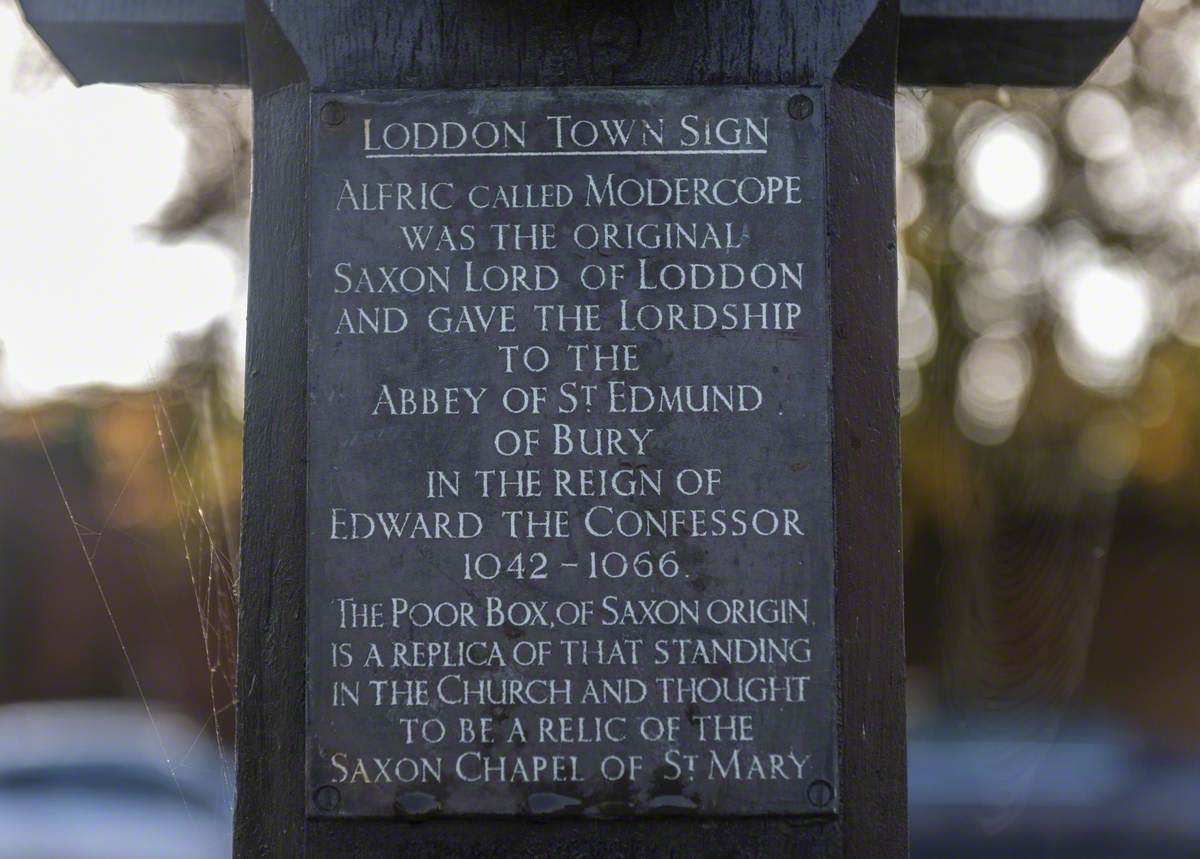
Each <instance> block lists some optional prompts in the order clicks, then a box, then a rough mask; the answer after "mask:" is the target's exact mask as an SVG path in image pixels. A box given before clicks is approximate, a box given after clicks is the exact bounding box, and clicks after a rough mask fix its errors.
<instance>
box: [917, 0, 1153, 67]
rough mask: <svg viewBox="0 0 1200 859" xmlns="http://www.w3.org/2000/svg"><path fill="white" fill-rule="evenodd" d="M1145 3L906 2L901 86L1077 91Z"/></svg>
mask: <svg viewBox="0 0 1200 859" xmlns="http://www.w3.org/2000/svg"><path fill="white" fill-rule="evenodd" d="M1141 6H1142V0H1053V2H1050V0H987V2H983V3H980V2H975V0H902V10H903V14H902V15H901V19H900V64H899V70H898V74H899V79H900V82H901V83H904V84H913V85H916V86H967V85H971V84H981V85H994V86H1001V85H1007V86H1077V85H1078V84H1080V83H1082V82H1083V80H1084V79H1085V78H1086V77H1087V76H1088V75H1089V74H1091V72H1092V70H1093V69H1094V68H1096V66H1097V65H1099V64H1100V61H1101V60H1103V59H1104V58H1105V57H1106V56H1108V55H1109V53H1111V52H1112V49H1113V48H1115V47H1116V46H1117V43H1118V42H1120V41H1121V39H1122V38H1123V37H1124V36H1125V34H1126V33H1127V32H1128V31H1129V27H1130V26H1131V25H1132V24H1133V22H1134V21H1135V20H1136V19H1137V15H1138V11H1139V10H1140V9H1141Z"/></svg>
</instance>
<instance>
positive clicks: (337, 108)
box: [321, 101, 346, 126]
mask: <svg viewBox="0 0 1200 859" xmlns="http://www.w3.org/2000/svg"><path fill="white" fill-rule="evenodd" d="M321 121H322V122H324V123H325V124H326V125H332V126H338V125H341V124H342V123H343V122H345V121H346V108H344V107H342V105H341V103H340V102H336V101H327V102H325V104H324V105H322V107H321Z"/></svg>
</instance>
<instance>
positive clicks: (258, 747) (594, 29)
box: [235, 0, 906, 859]
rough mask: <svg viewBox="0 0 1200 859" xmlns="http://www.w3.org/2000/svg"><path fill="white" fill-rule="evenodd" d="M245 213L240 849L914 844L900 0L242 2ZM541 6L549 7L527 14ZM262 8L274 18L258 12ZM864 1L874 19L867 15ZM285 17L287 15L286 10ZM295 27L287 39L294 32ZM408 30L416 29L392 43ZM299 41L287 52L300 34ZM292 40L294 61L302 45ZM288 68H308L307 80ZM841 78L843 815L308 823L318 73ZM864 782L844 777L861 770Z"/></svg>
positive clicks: (718, 849)
mask: <svg viewBox="0 0 1200 859" xmlns="http://www.w3.org/2000/svg"><path fill="white" fill-rule="evenodd" d="M250 6H251V23H252V27H251V29H250V34H249V37H248V43H249V49H250V50H249V56H250V68H251V76H252V79H253V81H254V86H255V93H256V97H255V133H256V159H255V195H256V196H255V209H254V215H253V228H252V258H253V259H254V260H255V262H254V263H253V265H252V271H251V284H250V290H251V315H252V320H251V327H250V349H249V363H248V367H247V382H248V384H247V435H246V460H247V469H246V484H247V485H246V489H245V511H246V512H245V522H244V547H243V565H244V572H243V584H242V604H241V605H242V614H241V624H242V638H241V650H240V654H241V655H240V660H241V661H240V666H239V669H240V682H241V689H242V693H241V696H242V697H241V708H240V710H239V737H240V738H241V739H240V741H239V749H240V751H239V782H238V787H239V796H238V808H237V837H236V851H235V852H236V854H237V855H238V856H289V857H290V856H312V857H325V856H329V857H334V856H401V855H403V856H412V857H421V856H430V857H433V856H437V857H450V856H463V857H484V856H497V857H499V856H505V857H508V856H529V857H534V856H563V855H570V856H579V857H591V856H595V857H611V856H647V857H651V856H653V857H658V856H680V857H683V856H687V857H693V856H697V857H703V856H772V857H774V856H811V857H842V856H846V857H864V859H866V857H870V859H878V857H896V856H903V855H905V852H906V834H905V833H906V811H905V803H904V796H905V782H904V710H903V697H902V688H903V630H902V628H901V623H902V620H901V619H902V611H901V594H900V568H899V532H898V527H899V524H898V523H899V500H898V499H899V496H898V491H899V490H898V486H899V482H898V474H897V413H896V391H895V386H896V367H895V360H896V359H895V355H896V351H895V345H896V334H895V326H896V320H895V318H894V316H895V312H894V308H895V260H894V254H895V245H894V238H895V237H894V217H893V208H894V204H893V194H892V172H891V171H892V159H893V155H892V134H893V132H892V102H891V99H892V92H893V89H894V86H895V79H894V62H895V44H896V28H897V4H896V0H880V2H878V3H876V2H874V0H838V2H822V3H820V4H813V3H809V2H800V0H794V2H787V0H741V2H718V0H710V1H709V2H687V3H683V2H676V3H666V2H654V3H632V2H626V3H610V2H590V3H589V2H574V3H558V4H537V5H536V6H534V5H531V4H522V3H503V2H485V0H441V2H438V0H421V2H412V3H407V4H405V5H404V6H403V7H399V6H393V5H391V4H386V5H385V4H379V3H372V2H366V0H338V2H333V0H330V2H327V3H324V4H320V5H319V6H318V4H305V5H304V6H300V5H298V4H294V3H288V2H285V0H278V2H274V3H271V4H270V6H269V8H268V7H261V6H258V5H257V0H255V2H252V3H251V4H250ZM535 10H536V11H535ZM268 13H270V14H268ZM868 21H869V23H868ZM275 24H278V29H276V27H275ZM289 46H290V47H289ZM395 46H403V50H402V51H401V52H400V53H399V55H396V54H395V53H394V49H395ZM291 48H294V51H295V53H294V55H293V54H292V53H291ZM297 58H299V64H298V63H297ZM298 65H303V70H304V74H305V78H306V79H305V80H301V81H295V78H296V75H297V73H298ZM755 83H759V84H792V85H802V84H803V85H818V86H823V87H826V88H827V92H828V94H829V99H830V100H829V103H828V104H829V110H828V113H827V116H826V119H827V122H828V123H829V128H830V131H829V138H828V168H829V179H830V181H829V184H828V187H827V197H826V205H827V206H828V207H829V209H828V211H829V212H830V222H829V229H828V261H829V266H830V268H829V275H830V277H831V289H832V294H833V313H834V318H835V326H834V327H835V342H834V373H833V379H834V382H833V391H832V396H833V402H834V405H835V408H837V409H842V410H843V413H842V414H841V415H840V416H835V427H834V452H835V464H834V469H835V471H834V473H835V476H836V478H837V480H838V481H840V485H839V486H838V488H837V499H836V544H837V552H836V558H837V562H838V572H837V585H838V597H837V603H836V612H837V635H838V650H839V653H838V660H839V670H840V673H841V677H842V685H843V687H844V688H845V689H846V690H847V691H848V692H849V691H850V690H853V691H852V692H850V694H847V695H846V697H845V699H844V702H843V709H842V712H841V715H840V719H841V736H842V746H841V766H842V772H843V774H844V775H843V779H842V783H843V805H842V813H841V815H840V816H839V817H837V818H832V819H831V818H817V819H808V820H804V819H801V818H724V819H706V820H695V819H688V820H671V819H663V820H654V821H588V820H570V819H560V820H553V821H549V822H546V823H539V824H533V823H530V822H527V821H522V820H488V821H483V820H470V819H459V820H435V821H427V822H422V823H404V822H394V821H379V820H367V821H338V820H306V819H305V817H304V808H305V797H304V788H303V766H304V756H303V748H302V742H303V732H304V719H303V682H304V678H303V674H302V672H300V671H298V670H297V660H298V659H299V656H298V655H299V654H302V653H303V651H304V646H303V641H304V614H305V610H304V601H303V570H304V562H303V551H304V528H303V521H302V514H303V468H304V465H303V462H304V451H305V438H304V417H303V408H304V400H303V392H304V389H305V374H304V367H303V351H304V343H305V337H304V322H303V318H302V313H303V310H302V308H303V305H304V302H303V296H302V291H303V289H304V284H305V282H306V274H305V271H304V267H305V263H306V259H307V248H306V240H307V231H308V230H307V222H306V214H305V213H306V207H305V205H304V204H303V195H304V191H305V187H306V185H307V180H308V169H309V165H308V162H307V159H308V131H307V129H308V116H307V98H308V95H309V94H310V92H312V91H314V90H329V89H347V90H352V89H387V88H395V87H418V88H420V87H452V88H453V87H479V86H517V87H520V86H547V85H560V84H575V85H589V84H590V85H605V84H622V85H700V84H717V85H719V84H755ZM851 781H852V782H854V784H850V782H851Z"/></svg>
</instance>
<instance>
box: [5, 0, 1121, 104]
mask: <svg viewBox="0 0 1200 859" xmlns="http://www.w3.org/2000/svg"><path fill="white" fill-rule="evenodd" d="M20 2H21V5H22V6H23V7H24V9H25V15H26V18H27V19H28V21H29V23H30V25H31V26H33V28H34V29H35V30H36V31H37V32H38V34H39V35H40V36H41V38H42V39H43V41H45V42H46V44H47V45H49V47H50V49H51V50H52V51H53V52H54V54H55V55H56V56H57V57H58V58H59V60H60V62H62V64H63V65H64V67H66V69H67V70H68V72H70V74H71V75H72V76H73V77H74V79H75V80H76V81H77V82H78V83H81V84H89V83H208V84H230V85H241V86H244V85H246V84H247V83H248V82H249V77H248V70H247V66H246V62H245V51H244V49H243V38H242V3H241V0H153V2H147V0H20ZM293 5H295V6H296V7H297V8H302V7H303V6H305V5H306V4H304V3H295V4H293ZM307 5H309V6H312V5H314V4H312V3H309V4H307ZM495 5H500V6H502V5H503V4H495ZM585 5H586V4H585ZM655 5H657V6H658V8H659V10H660V13H663V14H666V15H668V17H671V18H674V19H676V24H677V25H679V26H685V27H686V26H691V27H703V26H704V24H703V22H704V20H706V17H701V18H699V19H689V18H688V15H687V14H686V13H687V11H690V10H688V7H689V6H694V5H695V4H675V9H674V10H672V8H671V4H664V3H658V4H655ZM829 5H830V6H831V7H832V6H834V5H835V4H829ZM681 7H682V8H681ZM1140 7H1141V0H902V3H901V27H900V58H899V80H900V83H902V84H912V85H922V86H933V85H938V86H963V85H966V84H1010V85H1022V84H1024V85H1037V86H1073V85H1075V84H1078V83H1079V82H1081V81H1082V80H1083V79H1084V78H1085V77H1086V76H1087V75H1088V74H1089V73H1090V72H1091V70H1092V69H1093V68H1095V67H1096V65H1097V64H1098V63H1099V62H1100V60H1101V59H1103V58H1104V57H1105V56H1106V55H1107V54H1108V53H1109V52H1110V51H1111V50H1112V49H1113V47H1114V46H1115V45H1116V44H1117V42H1118V41H1119V40H1120V39H1121V37H1122V36H1123V35H1124V34H1125V33H1126V31H1127V30H1128V29H1129V26H1130V25H1131V24H1132V23H1133V21H1134V19H1135V18H1136V17H1137V13H1138V9H1139V8H1140ZM301 14H307V13H304V12H303V11H301ZM351 14H357V13H351ZM502 14H503V13H500V15H501V17H502ZM556 14H557V13H556ZM409 15H410V9H409V7H408V5H406V4H393V5H392V16H391V17H393V18H394V19H395V20H394V22H393V26H392V29H391V30H389V31H388V32H392V33H395V32H400V33H401V34H402V35H404V36H405V37H406V38H407V39H408V42H406V44H408V45H410V51H409V53H410V54H411V56H410V57H408V61H409V62H411V63H420V62H421V54H423V53H425V52H427V51H428V50H429V49H430V48H431V47H434V46H435V45H436V44H438V43H440V42H442V41H443V40H449V41H451V42H453V43H455V44H458V43H459V42H460V40H461V39H462V35H461V34H459V33H456V32H454V30H453V29H452V28H448V27H443V28H440V29H439V30H438V31H436V32H430V31H427V30H424V29H422V27H420V26H415V25H414V26H408V27H406V26H404V25H403V24H401V23H396V22H399V21H400V20H401V19H403V18H405V17H407V16H409ZM529 15H530V16H539V15H546V16H547V18H548V19H549V18H552V17H554V16H552V15H549V14H548V13H547V12H546V10H545V8H544V7H542V6H537V7H533V6H531V7H529ZM415 17H420V16H419V15H417V16H414V18H415ZM547 23H548V24H549V25H550V26H549V27H548V28H547V29H549V30H554V29H559V30H560V32H565V31H563V30H561V28H560V27H557V25H558V24H560V23H561V22H560V21H556V20H548V21H547ZM764 23H766V24H768V25H769V19H764ZM492 33H493V34H494V36H495V40H494V43H493V45H492V46H491V49H492V50H494V51H495V52H496V54H497V56H502V55H503V54H504V53H505V52H506V50H508V49H511V48H512V47H513V46H512V45H511V44H507V42H506V38H505V36H506V33H505V30H504V25H503V24H500V25H499V28H498V29H496V30H493V31H492ZM588 35H589V37H592V38H595V37H596V36H597V35H598V40H597V41H598V42H599V45H598V47H599V51H598V52H597V53H598V54H599V55H600V59H601V60H602V61H603V55H604V54H606V53H617V54H619V53H621V52H622V51H623V50H626V48H627V47H628V45H627V44H626V43H627V41H628V34H627V33H621V32H617V31H614V32H612V33H600V34H588ZM551 38H555V37H551ZM330 47H334V46H330ZM526 47H528V46H522V49H524V48H526ZM477 53H479V54H484V53H485V52H484V51H478V52H477ZM481 58H482V57H481ZM728 59H729V61H730V62H734V63H736V62H742V61H743V60H744V59H745V58H738V57H732V56H731V57H729V58H728ZM768 59H769V58H768ZM459 61H460V62H463V63H470V62H473V60H472V59H471V58H470V57H469V56H468V54H466V53H464V54H462V55H461V56H460V57H459ZM474 62H478V61H474ZM477 67H478V68H480V69H485V68H486V64H485V63H484V64H480V65H478V66H477ZM728 70H729V69H728V68H726V71H728Z"/></svg>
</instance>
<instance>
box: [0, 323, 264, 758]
mask: <svg viewBox="0 0 1200 859" xmlns="http://www.w3.org/2000/svg"><path fill="white" fill-rule="evenodd" d="M229 354H230V344H229V342H228V337H227V335H226V333H225V332H224V331H223V330H222V329H220V328H214V329H212V330H210V331H209V332H207V333H205V334H203V335H201V336H199V337H196V338H191V339H180V340H179V341H177V343H176V348H175V359H174V361H173V363H172V366H171V367H170V368H169V370H168V371H167V372H166V373H164V375H163V379H162V381H161V382H160V383H158V384H157V385H155V386H154V387H152V388H150V389H146V390H137V391H131V390H111V389H103V388H94V389H89V390H81V391H76V392H75V393H74V395H73V396H72V397H70V398H69V399H62V400H56V401H51V402H46V403H42V404H39V405H35V406H31V407H28V408H22V409H18V410H10V411H5V410H3V409H0V486H2V487H3V494H4V504H3V505H0V565H2V567H3V574H2V575H0V689H2V690H3V695H2V697H3V699H4V700H38V699H48V698H78V697H85V696H99V697H107V696H117V695H128V696H131V697H134V698H144V699H145V700H147V701H148V702H153V701H167V702H173V703H174V704H176V705H179V706H183V707H185V708H186V709H187V710H188V711H189V712H191V713H193V714H194V715H196V716H197V717H198V718H199V720H200V721H202V722H205V721H206V720H207V721H206V724H207V725H208V726H209V727H210V728H212V729H213V730H214V731H215V733H216V734H217V738H218V740H222V739H223V740H225V741H228V739H229V738H230V737H231V733H230V731H231V728H232V715H233V714H232V700H233V689H234V668H235V655H234V644H235V634H234V633H235V628H236V609H235V591H236V581H237V545H238V520H239V496H240V491H241V486H240V479H239V478H240V472H241V421H240V416H239V415H238V412H237V405H236V403H233V402H232V401H231V398H230V396H229V391H228V387H227V384H226V380H227V379H228V378H229V376H230V368H229V367H228V366H227V363H228V360H229Z"/></svg>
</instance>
